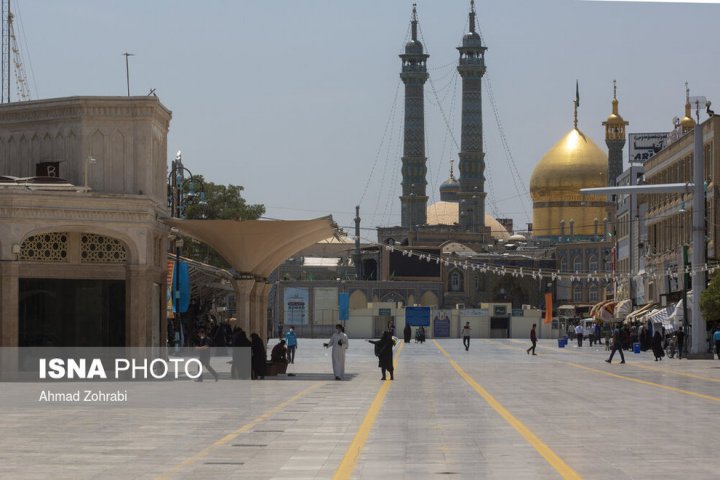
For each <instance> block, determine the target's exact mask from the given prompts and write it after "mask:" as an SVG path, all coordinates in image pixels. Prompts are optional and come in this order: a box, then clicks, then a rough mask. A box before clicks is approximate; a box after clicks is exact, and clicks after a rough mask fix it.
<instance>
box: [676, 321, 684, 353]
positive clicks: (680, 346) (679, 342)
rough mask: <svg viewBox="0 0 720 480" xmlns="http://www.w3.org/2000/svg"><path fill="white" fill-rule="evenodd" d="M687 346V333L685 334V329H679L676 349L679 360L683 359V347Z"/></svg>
mask: <svg viewBox="0 0 720 480" xmlns="http://www.w3.org/2000/svg"><path fill="white" fill-rule="evenodd" d="M684 346H685V332H683V327H680V328H678V331H677V332H676V333H675V349H676V350H677V357H678V360H680V359H681V358H682V352H683V347H684Z"/></svg>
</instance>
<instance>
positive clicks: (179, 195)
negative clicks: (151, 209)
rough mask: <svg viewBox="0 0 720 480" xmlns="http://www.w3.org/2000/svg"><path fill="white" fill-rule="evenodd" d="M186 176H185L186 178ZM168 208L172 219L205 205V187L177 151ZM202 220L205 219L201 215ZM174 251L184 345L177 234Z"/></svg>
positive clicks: (177, 315)
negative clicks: (195, 203)
mask: <svg viewBox="0 0 720 480" xmlns="http://www.w3.org/2000/svg"><path fill="white" fill-rule="evenodd" d="M186 174H187V176H186ZM196 185H197V186H199V190H200V193H199V194H196V193H195V186H196ZM168 190H169V192H168V206H169V207H170V216H171V217H173V218H178V219H182V218H185V214H186V211H185V209H186V207H187V205H188V204H192V203H194V202H195V201H196V200H197V201H198V204H199V205H201V206H203V207H204V206H205V205H207V202H206V201H205V185H204V184H203V183H202V182H201V181H200V180H198V179H197V178H195V177H194V176H193V174H192V172H191V171H190V170H188V169H187V168H186V167H185V166H183V164H182V152H181V151H179V150H178V152H177V155H175V160H173V161H172V163H171V168H170V174H169V175H168ZM202 218H205V214H204V213H203V215H202ZM172 240H173V242H174V250H175V292H174V298H173V306H174V308H175V319H176V320H177V324H178V327H179V328H180V343H181V344H183V345H184V343H185V341H184V337H183V325H182V311H181V308H180V256H181V254H182V247H183V239H182V238H180V234H179V232H178V233H177V234H176V235H174V236H173V237H172Z"/></svg>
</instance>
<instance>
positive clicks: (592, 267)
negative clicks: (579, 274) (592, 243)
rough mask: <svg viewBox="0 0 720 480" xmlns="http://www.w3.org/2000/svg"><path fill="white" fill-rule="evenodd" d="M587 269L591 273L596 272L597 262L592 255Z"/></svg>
mask: <svg viewBox="0 0 720 480" xmlns="http://www.w3.org/2000/svg"><path fill="white" fill-rule="evenodd" d="M588 269H589V270H590V272H591V273H593V272H597V269H598V261H597V257H596V256H595V255H592V256H591V257H590V259H589V260H588Z"/></svg>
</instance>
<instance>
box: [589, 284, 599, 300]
mask: <svg viewBox="0 0 720 480" xmlns="http://www.w3.org/2000/svg"><path fill="white" fill-rule="evenodd" d="M588 301H590V302H597V301H598V286H597V285H591V286H590V292H589V293H588Z"/></svg>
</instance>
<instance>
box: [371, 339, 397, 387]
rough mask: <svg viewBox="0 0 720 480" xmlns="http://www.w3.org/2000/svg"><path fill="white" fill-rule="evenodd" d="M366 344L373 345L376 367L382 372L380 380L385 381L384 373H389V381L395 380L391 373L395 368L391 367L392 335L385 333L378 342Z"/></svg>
mask: <svg viewBox="0 0 720 480" xmlns="http://www.w3.org/2000/svg"><path fill="white" fill-rule="evenodd" d="M368 342H370V343H372V344H374V345H375V355H376V356H377V357H378V359H379V362H378V367H380V371H382V378H381V379H380V380H385V371H386V370H387V371H388V372H390V380H395V377H394V376H393V373H394V371H395V368H394V367H393V340H392V335H390V332H389V331H387V330H386V331H385V333H383V336H382V338H381V339H380V340H368Z"/></svg>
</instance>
